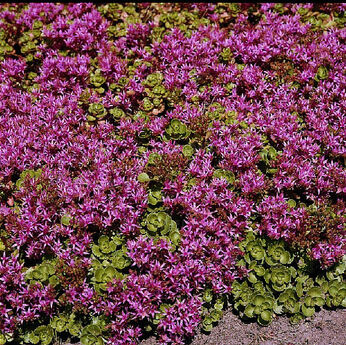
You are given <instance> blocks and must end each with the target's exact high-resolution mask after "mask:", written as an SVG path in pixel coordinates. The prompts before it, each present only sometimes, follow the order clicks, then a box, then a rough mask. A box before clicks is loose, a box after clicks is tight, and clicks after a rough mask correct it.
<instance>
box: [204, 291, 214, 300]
mask: <svg viewBox="0 0 346 345" xmlns="http://www.w3.org/2000/svg"><path fill="white" fill-rule="evenodd" d="M212 300H213V290H212V289H206V290H205V291H204V293H203V301H205V302H207V303H209V302H211V301H212Z"/></svg>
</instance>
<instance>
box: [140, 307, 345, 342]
mask: <svg viewBox="0 0 346 345" xmlns="http://www.w3.org/2000/svg"><path fill="white" fill-rule="evenodd" d="M345 327H346V310H345V309H339V310H325V309H322V310H321V311H320V312H318V313H316V314H315V315H314V316H313V317H311V318H310V319H306V320H303V321H301V322H300V323H299V324H298V325H291V324H290V323H289V319H288V318H287V317H285V316H282V317H277V318H276V319H275V320H274V321H273V322H272V323H271V324H270V325H269V326H267V327H261V326H259V325H258V324H257V323H244V322H242V321H241V320H240V319H239V317H238V316H237V315H235V314H233V313H232V311H231V310H228V311H225V313H224V316H223V319H222V320H221V321H220V322H219V324H218V325H217V326H216V327H214V328H213V330H212V331H211V333H210V334H208V335H207V334H203V333H201V332H200V331H198V332H197V335H196V336H195V338H194V339H193V341H192V342H190V343H189V345H345V344H346V329H345ZM140 345H159V342H157V341H156V340H155V338H154V337H151V338H148V339H146V340H145V341H142V342H141V343H140Z"/></svg>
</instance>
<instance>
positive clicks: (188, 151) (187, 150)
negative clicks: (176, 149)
mask: <svg viewBox="0 0 346 345" xmlns="http://www.w3.org/2000/svg"><path fill="white" fill-rule="evenodd" d="M193 153H194V149H193V147H192V146H191V145H184V146H183V155H184V156H185V157H188V158H190V157H192V156H193Z"/></svg>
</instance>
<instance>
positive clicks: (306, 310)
mask: <svg viewBox="0 0 346 345" xmlns="http://www.w3.org/2000/svg"><path fill="white" fill-rule="evenodd" d="M302 313H303V315H304V316H306V317H310V316H312V315H314V314H315V308H310V307H306V306H305V304H303V305H302Z"/></svg>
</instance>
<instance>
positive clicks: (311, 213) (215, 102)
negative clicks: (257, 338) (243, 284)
mask: <svg viewBox="0 0 346 345" xmlns="http://www.w3.org/2000/svg"><path fill="white" fill-rule="evenodd" d="M345 9H346V6H345V4H274V3H266V4H234V3H232V4H224V3H217V4H207V3H195V4H193V3H191V4H188V3H167V4H163V3H162V4H159V3H138V4H133V3H105V4H100V5H99V6H97V5H95V4H92V3H76V4H53V3H51V4H47V3H30V4H29V3H28V4H25V3H18V4H17V3H12V4H11V3H4V4H1V5H0V258H1V259H0V311H1V313H0V344H5V343H9V344H10V343H11V342H14V343H18V342H22V343H25V344H30V343H31V344H37V343H39V342H41V344H46V345H48V344H50V343H51V342H52V340H53V338H54V337H56V336H60V335H59V334H60V333H61V336H62V337H65V339H66V338H67V337H71V338H78V339H80V340H81V342H82V344H83V345H89V344H90V345H91V344H99V345H102V344H105V343H109V344H120V345H131V344H137V343H138V342H139V341H140V340H141V339H142V338H143V337H145V336H147V335H148V334H156V335H157V337H159V340H160V342H161V343H162V344H183V343H184V341H185V340H186V339H187V338H189V337H192V336H193V335H194V332H195V330H196V328H197V327H198V325H199V324H201V323H202V325H203V327H204V329H205V330H207V331H210V329H211V327H212V323H213V322H216V321H217V320H219V319H220V317H221V315H222V308H223V307H224V305H225V306H226V303H224V301H225V296H227V295H229V294H230V293H231V292H232V286H233V285H232V284H233V283H234V281H238V280H239V279H243V278H244V279H245V277H246V276H247V275H248V274H249V272H250V271H251V269H252V268H251V267H247V266H246V265H245V266H244V265H240V264H239V260H241V258H242V257H243V256H244V251H243V249H244V248H243V247H242V245H241V243H242V241H243V240H244V239H245V238H246V236H247V233H248V232H249V231H254V232H255V234H256V236H257V235H258V236H267V237H268V238H270V239H271V240H272V241H274V242H275V241H276V240H277V241H280V242H279V243H282V246H283V243H285V245H289V246H291V248H293V249H292V250H296V251H297V252H301V251H303V252H304V253H305V254H306V255H307V256H309V257H310V259H311V260H315V264H316V265H319V267H320V268H322V269H325V270H326V271H327V274H328V272H329V271H328V270H329V269H333V267H334V268H335V265H336V264H338V263H339V262H341V260H342V257H343V256H344V255H345V254H346V239H345V223H346V219H345V202H344V197H345V192H346V172H345V159H346V158H345V157H346V149H345V148H346V145H345V144H346V117H345V115H344V106H345V103H344V98H345V97H344V96H345V87H344V86H345V74H344V69H345V61H344V55H345V44H344V39H345V31H344V30H343V28H344V11H345ZM282 241H284V242H282ZM276 264H277V265H281V264H283V263H282V262H281V263H276ZM284 264H286V262H284ZM270 272H271V273H270V274H271V276H270V277H268V278H267V280H268V282H267V283H268V284H269V283H270V284H272V285H270V286H272V287H275V288H276V287H277V286H279V285H278V284H277V283H276V282H274V280H273V279H274V278H271V277H276V276H279V275H280V274H281V273H280V269H278V268H277V267H275V266H273V269H272V271H270ZM332 272H334V271H330V272H329V275H333V273H332ZM250 274H251V273H250ZM333 277H334V276H331V277H328V281H330V284H331V287H330V289H331V291H332V292H331V296H332V297H330V298H331V300H330V301H329V302H327V305H328V306H339V305H341V306H343V305H344V303H343V302H342V301H341V302H340V301H339V300H340V298H341V297H342V296H343V292H344V290H345V289H344V287H343V285H342V284H344V283H343V281H342V280H341V278H340V279H339V278H338V280H337V281H334V280H335V279H334V278H333ZM338 277H339V276H338ZM270 279H271V280H270ZM275 279H276V278H275ZM274 283H275V284H276V285H275V284H274ZM234 286H236V285H234ZM280 286H281V285H280ZM285 288H286V285H285ZM274 290H275V289H274ZM334 290H335V291H334ZM336 290H337V291H336ZM314 291H315V290H313V292H314ZM339 292H340V293H339ZM312 295H314V296H315V295H316V296H317V295H318V296H317V297H319V293H318V294H313V293H312ZM314 296H312V297H314ZM316 296H315V297H316ZM335 296H339V297H337V302H338V303H337V302H335V303H334V302H331V301H332V299H333V298H336V297H335ZM340 296H341V297H340ZM238 297H239V296H238V295H237V298H238ZM288 297H289V296H288ZM315 297H314V298H315ZM262 300H263V298H262V297H259V298H258V301H260V302H261V303H262ZM268 300H270V301H269V302H270V303H269V302H268V303H269V304H270V308H271V307H272V305H271V303H272V299H271V298H269V297H268ZM258 301H257V300H256V303H257V302H258ZM309 301H310V300H309ZM310 302H311V301H310ZM310 302H309V303H305V302H304V303H305V304H304V305H305V307H304V308H314V307H315V304H313V303H312V302H311V303H312V304H311V303H310ZM339 302H340V303H339ZM251 303H252V302H251ZM254 303H255V302H254ZM258 303H259V302H258ZM316 303H317V302H316ZM319 304H320V303H319V302H318V303H317V304H316V305H319ZM208 308H209V309H208ZM249 308H250V307H249ZM251 308H252V307H251ZM270 308H269V307H268V308H267V309H263V310H262V309H261V313H262V312H264V313H263V315H262V316H261V313H259V312H258V313H257V311H258V310H257V309H256V310H257V311H256V313H253V312H252V311H251V312H248V315H250V316H251V317H252V316H254V315H260V317H261V318H262V319H263V320H264V319H266V320H267V319H269V318H270V315H271V314H270V313H269V311H268V310H269V309H270ZM270 310H271V309H270ZM308 314H309V310H308V311H307V312H306V313H304V315H308ZM262 319H261V320H262ZM263 320H262V321H263ZM264 321H265V320H264ZM262 323H265V322H262Z"/></svg>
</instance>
